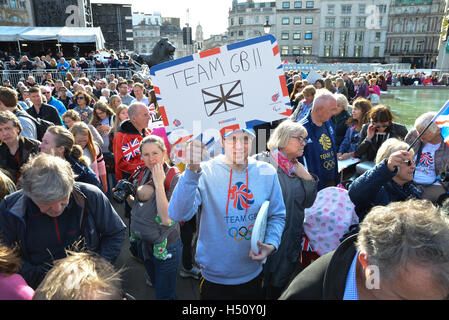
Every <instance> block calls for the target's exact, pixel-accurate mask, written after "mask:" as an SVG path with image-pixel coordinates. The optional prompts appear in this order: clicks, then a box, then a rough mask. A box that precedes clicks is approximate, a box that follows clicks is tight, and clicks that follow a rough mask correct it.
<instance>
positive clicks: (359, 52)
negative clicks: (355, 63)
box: [354, 45, 363, 58]
mask: <svg viewBox="0 0 449 320" xmlns="http://www.w3.org/2000/svg"><path fill="white" fill-rule="evenodd" d="M362 55H363V46H361V45H356V46H355V47H354V57H356V58H359V57H361V56H362Z"/></svg>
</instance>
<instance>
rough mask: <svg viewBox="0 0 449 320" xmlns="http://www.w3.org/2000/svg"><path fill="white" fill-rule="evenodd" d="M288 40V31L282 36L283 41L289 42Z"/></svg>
mask: <svg viewBox="0 0 449 320" xmlns="http://www.w3.org/2000/svg"><path fill="white" fill-rule="evenodd" d="M288 38H289V33H288V31H283V32H282V34H281V39H282V40H288Z"/></svg>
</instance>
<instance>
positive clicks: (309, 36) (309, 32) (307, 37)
mask: <svg viewBox="0 0 449 320" xmlns="http://www.w3.org/2000/svg"><path fill="white" fill-rule="evenodd" d="M304 39H305V40H312V32H311V31H307V32H306V33H304Z"/></svg>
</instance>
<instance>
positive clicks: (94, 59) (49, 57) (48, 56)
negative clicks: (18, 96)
mask: <svg viewBox="0 0 449 320" xmlns="http://www.w3.org/2000/svg"><path fill="white" fill-rule="evenodd" d="M90 68H93V69H105V68H112V69H133V70H135V69H136V65H135V64H134V61H133V59H132V58H131V57H130V56H129V55H127V54H126V52H121V51H118V52H115V51H114V50H112V49H111V50H107V49H106V48H103V49H101V50H94V51H90V52H86V53H85V55H84V57H79V58H71V59H70V60H68V61H67V60H66V58H65V57H64V52H63V51H58V52H56V53H53V52H52V51H51V50H48V51H47V52H45V54H42V55H40V56H35V57H30V56H28V55H27V54H25V55H21V57H20V59H17V57H16V56H15V55H10V53H9V52H8V51H1V52H0V70H12V71H14V70H15V71H17V70H22V71H32V70H34V71H42V70H55V71H58V72H62V73H67V72H70V73H72V74H74V75H76V74H77V73H79V72H80V71H82V70H87V69H90Z"/></svg>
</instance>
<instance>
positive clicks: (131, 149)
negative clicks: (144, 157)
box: [122, 138, 140, 161]
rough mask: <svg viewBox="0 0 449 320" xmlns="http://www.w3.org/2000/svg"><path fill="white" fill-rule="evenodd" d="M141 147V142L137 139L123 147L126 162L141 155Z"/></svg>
mask: <svg viewBox="0 0 449 320" xmlns="http://www.w3.org/2000/svg"><path fill="white" fill-rule="evenodd" d="M139 147H140V141H139V139H137V138H135V139H134V140H131V141H130V142H128V143H127V144H125V145H124V146H122V151H123V156H124V157H125V159H126V161H130V160H131V159H132V158H134V157H136V156H137V155H139V154H140V151H139Z"/></svg>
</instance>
